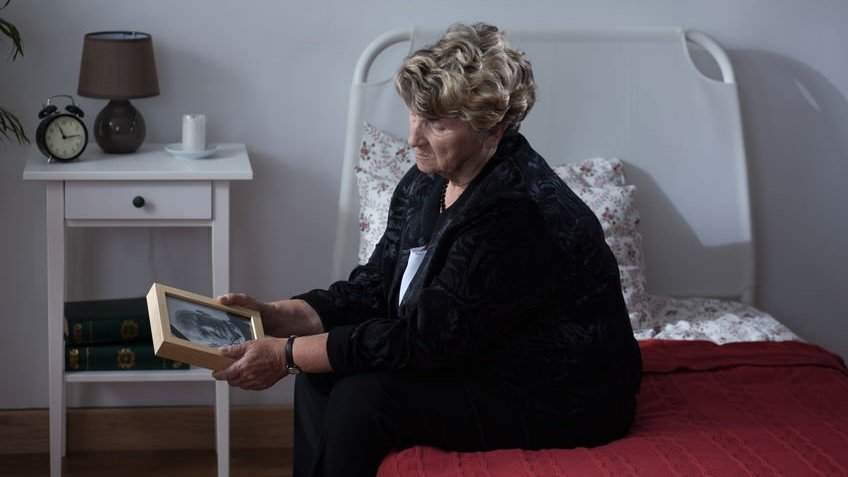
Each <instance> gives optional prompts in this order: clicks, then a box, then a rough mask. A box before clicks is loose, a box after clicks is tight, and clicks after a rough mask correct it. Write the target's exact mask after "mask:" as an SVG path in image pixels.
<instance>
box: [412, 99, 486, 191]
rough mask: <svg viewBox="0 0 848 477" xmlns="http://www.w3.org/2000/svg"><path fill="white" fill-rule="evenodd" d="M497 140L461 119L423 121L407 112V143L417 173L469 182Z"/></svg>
mask: <svg viewBox="0 0 848 477" xmlns="http://www.w3.org/2000/svg"><path fill="white" fill-rule="evenodd" d="M499 141H500V134H485V133H479V132H477V131H475V130H474V129H473V128H472V127H471V125H470V124H468V123H467V122H466V121H463V120H462V119H458V118H440V119H427V118H425V117H423V116H419V115H417V114H415V113H413V112H410V113H409V137H408V138H407V142H408V143H409V145H410V146H412V147H414V148H415V163H416V164H417V166H418V170H420V171H421V172H423V173H425V174H430V173H436V174H439V175H441V176H443V177H446V178H447V179H449V180H451V181H464V180H468V181H470V180H471V179H473V178H474V176H476V175H477V173H478V172H479V171H480V169H482V167H483V165H484V164H485V163H486V161H488V160H489V158H490V157H492V155H494V153H495V150H496V149H497V145H498V142H499Z"/></svg>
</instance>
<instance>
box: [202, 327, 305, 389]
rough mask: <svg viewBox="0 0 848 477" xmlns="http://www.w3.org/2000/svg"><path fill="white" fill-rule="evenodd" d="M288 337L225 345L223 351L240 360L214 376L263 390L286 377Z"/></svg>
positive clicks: (231, 383)
mask: <svg viewBox="0 0 848 477" xmlns="http://www.w3.org/2000/svg"><path fill="white" fill-rule="evenodd" d="M285 346H286V339H285V338H271V337H267V336H266V337H264V338H259V339H258V340H251V341H246V342H244V343H240V344H237V345H232V346H228V347H226V348H221V354H222V355H224V356H226V357H227V358H232V359H235V360H236V362H235V363H233V364H231V365H230V366H229V367H227V368H224V369H221V370H218V371H215V372H214V373H212V377H213V378H215V379H217V380H221V381H227V382H229V383H230V385H231V386H236V387H239V388H242V389H252V390H257V391H258V390H262V389H267V388H269V387H271V386H272V385H273V384H274V383H276V382H277V381H279V380H280V379H282V378H284V377H285V376H286V375H287V374H288V372H287V371H286V358H285Z"/></svg>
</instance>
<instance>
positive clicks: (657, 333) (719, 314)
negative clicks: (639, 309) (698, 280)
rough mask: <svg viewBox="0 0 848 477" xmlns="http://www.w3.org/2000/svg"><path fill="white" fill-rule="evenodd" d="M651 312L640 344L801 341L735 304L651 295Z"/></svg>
mask: <svg viewBox="0 0 848 477" xmlns="http://www.w3.org/2000/svg"><path fill="white" fill-rule="evenodd" d="M647 308H648V313H649V316H650V318H649V321H648V323H647V326H646V327H642V328H641V329H637V330H634V334H635V335H636V338H637V339H639V340H645V339H663V340H705V341H712V342H713V343H718V344H725V343H736V342H742V341H787V340H796V341H801V338H799V337H798V335H796V334H795V333H793V332H792V331H791V330H790V329H789V328H787V327H786V325H784V324H782V323H780V322H779V321H778V320H776V319H775V318H774V317H773V316H771V315H770V314H768V313H766V312H764V311H762V310H759V309H757V308H755V307H753V306H750V305H746V304H744V303H739V302H735V301H727V300H718V299H712V298H671V297H667V296H661V295H648V296H647Z"/></svg>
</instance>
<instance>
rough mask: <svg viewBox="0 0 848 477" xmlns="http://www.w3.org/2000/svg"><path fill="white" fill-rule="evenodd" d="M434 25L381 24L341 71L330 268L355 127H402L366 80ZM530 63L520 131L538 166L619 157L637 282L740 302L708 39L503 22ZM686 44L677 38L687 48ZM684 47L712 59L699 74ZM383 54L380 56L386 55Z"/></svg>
mask: <svg viewBox="0 0 848 477" xmlns="http://www.w3.org/2000/svg"><path fill="white" fill-rule="evenodd" d="M439 34H440V32H438V31H419V30H415V29H410V30H395V31H390V32H387V33H385V34H383V35H380V36H379V37H377V38H376V39H375V40H374V41H373V42H372V43H371V44H369V45H368V47H367V48H366V49H365V50H364V52H363V53H362V55H361V57H360V58H359V61H358V63H357V65H356V69H355V71H354V77H353V84H352V85H351V95H350V104H349V108H350V109H349V113H348V126H347V136H346V139H345V155H344V161H343V171H342V182H341V190H340V196H339V216H338V223H337V234H336V242H335V248H334V256H333V269H332V278H333V279H340V278H344V277H345V276H346V274H347V273H348V272H349V271H350V269H351V268H352V267H353V266H354V265H356V263H357V246H358V234H359V228H358V211H359V201H358V192H357V188H356V180H355V175H354V168H355V166H356V164H357V161H358V151H359V147H360V143H361V134H362V125H363V124H364V123H365V122H369V123H371V124H373V125H374V126H375V127H377V128H379V129H382V130H384V131H386V132H389V133H392V134H394V135H397V136H398V137H406V125H407V120H406V110H405V107H404V105H403V102H402V100H401V99H400V98H399V97H398V96H397V94H396V93H395V92H394V90H393V85H392V79H391V78H383V79H379V80H369V72H370V71H371V70H372V66H373V65H374V63H375V61H377V59H378V58H380V55H381V54H386V51H387V50H391V48H390V47H392V46H393V45H397V44H399V43H403V42H409V50H408V51H413V50H414V49H417V48H418V47H419V45H424V44H429V43H432V41H434V40H435V39H437V38H438V36H439ZM508 35H509V38H510V40H511V42H512V43H513V45H514V46H516V47H517V48H518V49H520V50H522V51H524V52H525V53H526V54H527V56H528V58H529V59H530V61H531V63H532V64H533V68H534V74H535V76H536V80H537V85H538V88H539V95H538V96H539V99H538V101H537V103H536V106H535V107H534V109H533V110H532V111H531V112H530V114H529V115H528V117H527V119H526V120H525V122H524V123H523V124H522V133H523V134H524V135H525V136H527V138H528V140H529V141H530V143H531V144H532V145H533V146H534V148H535V149H536V150H537V151H539V152H540V153H541V154H542V155H543V156H544V157H545V158H546V159H547V160H548V161H549V163H551V164H552V165H554V164H560V163H565V162H571V161H576V160H581V159H585V158H588V157H596V156H607V157H609V156H614V157H619V158H620V159H622V160H623V161H624V163H625V173H626V175H627V179H628V183H631V184H635V185H636V186H637V192H638V206H639V210H640V213H641V217H642V220H641V224H640V225H641V230H642V237H643V249H644V251H645V257H646V262H647V264H646V272H647V277H648V278H647V281H648V283H647V284H648V291H649V292H650V293H657V294H664V295H670V296H709V297H720V298H732V299H739V300H741V301H744V302H747V303H751V302H752V301H753V296H754V283H755V282H754V243H753V238H752V231H751V217H750V206H749V192H748V176H747V165H746V156H745V148H744V141H743V136H742V126H741V118H740V112H739V100H738V93H737V88H736V83H735V77H734V72H733V67H732V65H731V63H730V60H729V58H728V56H727V54H726V53H725V51H724V50H723V49H722V48H721V47H720V46H719V45H718V44H717V43H716V42H715V41H714V40H712V39H711V38H710V37H709V36H707V35H705V34H703V33H701V32H697V31H686V30H683V29H681V28H677V27H662V28H639V29H606V30H563V31H533V32H511V31H508ZM690 45H691V46H693V49H690V48H689V46H690ZM693 52H695V53H698V54H699V55H703V56H704V57H708V58H712V60H714V62H715V63H714V66H717V71H718V72H719V79H712V78H709V77H707V76H705V75H704V74H703V73H702V72H701V71H700V70H699V69H698V66H696V63H697V64H698V65H700V64H701V62H700V61H696V60H697V59H698V58H695V59H693ZM401 60H402V58H397V59H396V60H391V61H394V63H393V64H399V63H400V61H401Z"/></svg>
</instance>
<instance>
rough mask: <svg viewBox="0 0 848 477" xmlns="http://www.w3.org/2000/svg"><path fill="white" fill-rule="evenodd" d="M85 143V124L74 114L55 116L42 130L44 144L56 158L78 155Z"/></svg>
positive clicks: (71, 157) (86, 141) (86, 138)
mask: <svg viewBox="0 0 848 477" xmlns="http://www.w3.org/2000/svg"><path fill="white" fill-rule="evenodd" d="M87 143H88V135H87V133H86V130H85V125H84V124H83V123H82V121H80V120H79V118H77V117H75V116H69V115H60V116H57V117H56V118H55V119H53V120H52V121H51V122H50V124H48V125H47V128H46V129H45V130H44V145H45V147H46V148H47V151H48V152H50V154H51V155H53V156H54V157H55V158H56V159H66V160H67V159H73V158H75V157H77V156H79V155H80V154H81V153H82V151H83V149H85V146H86V144H87Z"/></svg>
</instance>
